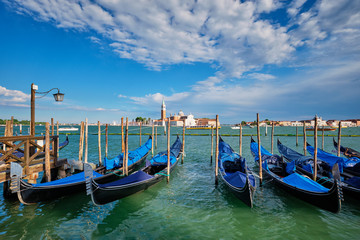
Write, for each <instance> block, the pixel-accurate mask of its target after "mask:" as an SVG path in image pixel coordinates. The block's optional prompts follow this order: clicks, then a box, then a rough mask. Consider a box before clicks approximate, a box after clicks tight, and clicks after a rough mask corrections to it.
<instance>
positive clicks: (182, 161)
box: [181, 120, 185, 164]
mask: <svg viewBox="0 0 360 240" xmlns="http://www.w3.org/2000/svg"><path fill="white" fill-rule="evenodd" d="M181 155H182V156H181V164H184V157H185V120H184V121H183V136H182V154H181Z"/></svg>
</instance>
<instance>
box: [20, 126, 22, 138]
mask: <svg viewBox="0 0 360 240" xmlns="http://www.w3.org/2000/svg"><path fill="white" fill-rule="evenodd" d="M20 135H22V124H20Z"/></svg>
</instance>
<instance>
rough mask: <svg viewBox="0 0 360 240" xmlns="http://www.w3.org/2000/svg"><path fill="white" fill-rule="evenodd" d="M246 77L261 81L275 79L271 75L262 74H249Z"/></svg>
mask: <svg viewBox="0 0 360 240" xmlns="http://www.w3.org/2000/svg"><path fill="white" fill-rule="evenodd" d="M248 77H250V78H253V79H258V80H261V81H266V80H271V79H275V78H276V77H275V76H273V75H271V74H264V73H250V74H249V75H248Z"/></svg>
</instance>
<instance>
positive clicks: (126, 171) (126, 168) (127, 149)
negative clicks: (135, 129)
mask: <svg viewBox="0 0 360 240" xmlns="http://www.w3.org/2000/svg"><path fill="white" fill-rule="evenodd" d="M128 160H129V120H128V118H127V117H126V128H125V174H126V176H127V175H129V168H128Z"/></svg>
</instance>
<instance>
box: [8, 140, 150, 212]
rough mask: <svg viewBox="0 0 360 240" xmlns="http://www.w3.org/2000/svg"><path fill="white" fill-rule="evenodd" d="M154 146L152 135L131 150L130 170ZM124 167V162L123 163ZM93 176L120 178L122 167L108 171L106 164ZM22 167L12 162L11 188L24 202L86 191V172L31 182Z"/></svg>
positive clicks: (143, 159)
mask: <svg viewBox="0 0 360 240" xmlns="http://www.w3.org/2000/svg"><path fill="white" fill-rule="evenodd" d="M151 146H152V139H151V136H150V137H149V140H148V141H147V142H146V143H145V144H144V145H142V146H140V147H139V148H137V149H136V150H134V151H130V152H129V171H133V170H135V169H137V168H139V167H140V166H141V165H142V164H143V163H144V161H145V159H146V157H147V155H148V154H149V152H150V150H151ZM121 167H122V164H121ZM91 171H92V172H93V176H94V178H95V179H96V181H97V182H99V183H107V182H111V181H114V180H116V179H119V178H120V177H121V174H122V169H119V168H117V169H112V170H110V171H108V170H107V169H106V167H105V166H101V167H98V168H96V169H95V170H91ZM22 172H23V169H22V167H21V166H20V165H19V164H17V163H13V162H12V163H11V169H10V176H11V187H10V188H11V190H12V192H13V193H14V192H16V193H17V196H18V199H19V201H20V202H21V203H23V204H27V205H29V204H33V203H36V202H42V201H49V200H52V199H56V198H59V197H62V196H65V195H70V194H74V193H78V192H82V191H85V189H86V188H85V186H86V185H85V175H84V172H80V173H76V174H73V175H71V176H68V177H65V178H62V179H58V180H54V181H51V182H44V183H38V184H30V183H28V182H25V181H24V180H23V179H22Z"/></svg>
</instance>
